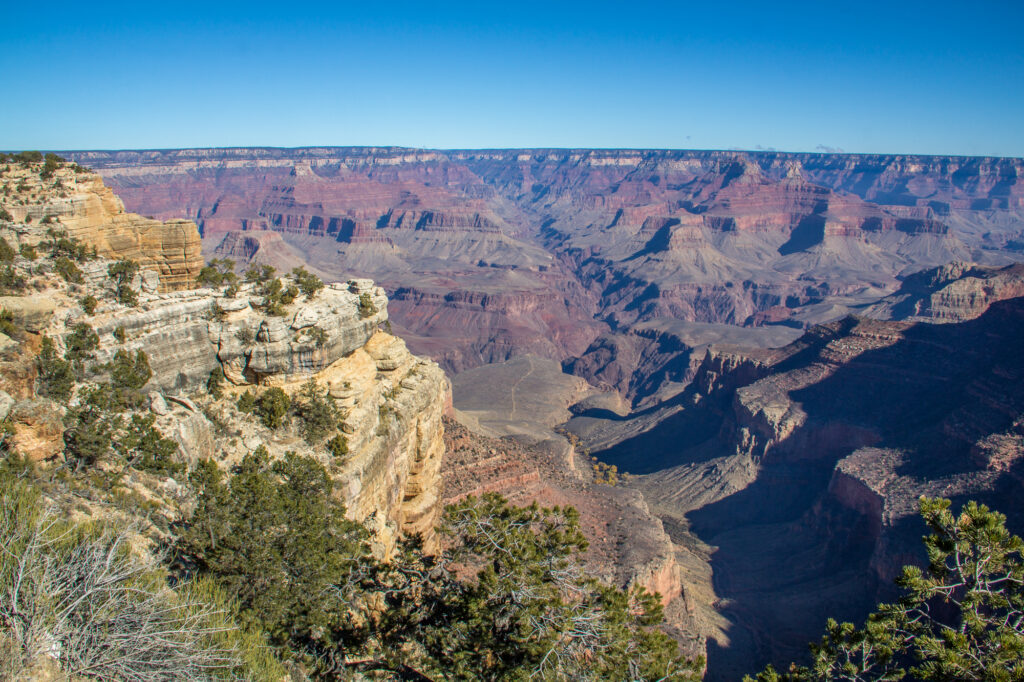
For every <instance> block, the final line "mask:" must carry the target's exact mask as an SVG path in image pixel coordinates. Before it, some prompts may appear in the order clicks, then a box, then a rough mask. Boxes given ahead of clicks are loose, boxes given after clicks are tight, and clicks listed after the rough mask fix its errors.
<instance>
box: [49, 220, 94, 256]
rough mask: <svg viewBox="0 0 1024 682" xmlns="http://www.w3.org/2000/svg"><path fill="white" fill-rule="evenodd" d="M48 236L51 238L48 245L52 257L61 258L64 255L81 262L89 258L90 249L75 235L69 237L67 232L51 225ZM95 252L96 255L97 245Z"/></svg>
mask: <svg viewBox="0 0 1024 682" xmlns="http://www.w3.org/2000/svg"><path fill="white" fill-rule="evenodd" d="M46 236H47V237H49V238H50V241H49V243H48V245H49V247H50V256H51V257H53V258H59V257H61V256H64V257H65V258H70V259H71V260H74V261H77V262H79V263H83V262H85V261H86V260H88V259H89V255H90V254H89V249H87V248H86V246H85V244H82V243H81V242H79V241H78V240H77V239H75V238H74V237H69V236H68V235H67V232H64V231H63V230H58V229H56V228H53V227H51V228H48V229H47V230H46ZM93 252H94V253H93V255H95V247H93Z"/></svg>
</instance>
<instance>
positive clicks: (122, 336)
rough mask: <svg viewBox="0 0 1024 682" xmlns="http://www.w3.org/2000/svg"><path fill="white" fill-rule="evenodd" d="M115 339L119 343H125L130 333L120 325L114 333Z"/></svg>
mask: <svg viewBox="0 0 1024 682" xmlns="http://www.w3.org/2000/svg"><path fill="white" fill-rule="evenodd" d="M113 334H114V338H115V339H117V342H118V343H124V342H125V341H127V340H128V332H126V331H125V330H124V327H123V326H122V325H118V326H117V327H115V328H114V331H113Z"/></svg>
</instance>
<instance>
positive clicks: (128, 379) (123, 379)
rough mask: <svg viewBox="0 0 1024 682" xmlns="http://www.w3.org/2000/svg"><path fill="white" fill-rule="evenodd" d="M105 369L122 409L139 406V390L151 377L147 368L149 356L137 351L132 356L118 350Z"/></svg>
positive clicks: (140, 400) (140, 397) (140, 393)
mask: <svg viewBox="0 0 1024 682" xmlns="http://www.w3.org/2000/svg"><path fill="white" fill-rule="evenodd" d="M107 369H108V370H109V371H110V384H111V387H112V388H113V389H114V391H115V392H116V395H117V402H118V404H119V405H120V406H121V407H123V408H131V407H137V406H139V405H141V404H142V403H143V396H142V392H141V389H142V387H143V386H145V385H146V384H147V383H148V382H149V380H150V379H151V378H152V376H153V371H152V370H151V369H150V368H149V356H148V355H146V353H145V351H142V350H137V351H135V355H134V356H132V354H131V353H129V352H128V351H126V350H124V349H121V350H118V351H117V353H116V354H115V355H114V359H113V360H111V361H110V363H109V364H108V365H107Z"/></svg>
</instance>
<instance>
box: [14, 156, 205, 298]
mask: <svg viewBox="0 0 1024 682" xmlns="http://www.w3.org/2000/svg"><path fill="white" fill-rule="evenodd" d="M4 182H5V185H6V186H8V187H14V188H15V189H16V194H15V195H14V196H11V195H8V196H7V198H4V199H0V206H2V207H3V208H4V209H5V210H7V211H8V213H9V214H10V215H11V216H12V218H13V221H14V222H15V223H22V224H31V222H32V221H34V222H35V224H36V225H40V224H49V225H50V227H56V228H58V229H61V230H63V231H65V232H67V233H68V234H69V235H70V236H71V237H74V238H75V239H77V240H79V241H80V242H81V243H83V244H85V245H86V246H88V247H90V248H95V249H96V252H97V254H98V255H100V256H101V257H103V258H108V259H110V260H121V259H125V258H127V259H131V260H134V261H137V262H138V263H140V264H141V265H142V267H143V268H144V269H148V270H155V271H156V272H157V273H158V274H159V278H160V279H159V282H160V283H159V287H160V290H161V291H178V290H182V289H189V288H191V287H193V286H195V281H196V276H197V275H198V274H199V269H200V268H202V266H203V257H202V243H201V242H200V239H199V231H198V229H197V228H196V225H195V223H194V222H192V221H191V220H179V219H172V220H168V221H166V222H161V221H159V220H153V219H152V218H145V217H143V216H140V215H137V214H135V213H126V212H125V210H124V204H123V203H122V201H121V199H120V198H118V197H117V196H116V195H115V194H114V193H113V191H112V190H111V189H110V188H109V187H107V186H105V185H104V184H103V180H102V179H101V178H100V177H99V176H98V175H95V174H93V173H89V172H82V171H81V170H80V169H73V168H70V167H64V168H60V169H58V170H57V171H56V172H55V173H54V174H53V176H52V177H50V178H47V179H42V178H41V177H40V175H39V173H38V172H32V171H31V170H29V169H25V168H19V167H17V166H14V167H11V168H9V169H8V171H7V172H6V173H4ZM44 221H45V222H44ZM24 231H25V232H27V233H32V232H36V233H38V232H40V231H39V230H24ZM42 232H44V234H45V228H44V229H43V230H42ZM44 234H40V235H39V238H40V239H42V238H43V236H44Z"/></svg>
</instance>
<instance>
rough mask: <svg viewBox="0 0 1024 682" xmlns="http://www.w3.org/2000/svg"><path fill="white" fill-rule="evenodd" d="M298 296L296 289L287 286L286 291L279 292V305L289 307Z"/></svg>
mask: <svg viewBox="0 0 1024 682" xmlns="http://www.w3.org/2000/svg"><path fill="white" fill-rule="evenodd" d="M298 295H299V289H298V287H294V286H291V285H289V286H288V288H287V289H285V290H284V291H282V292H281V303H283V304H284V305H291V304H292V303H293V302H294V301H295V299H296V298H297V297H298Z"/></svg>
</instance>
